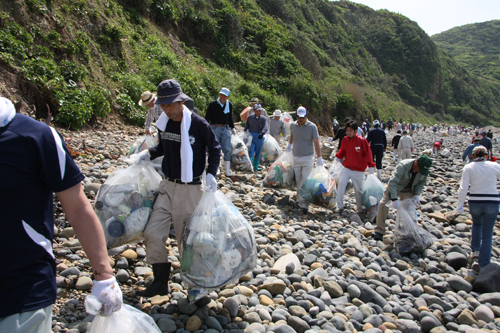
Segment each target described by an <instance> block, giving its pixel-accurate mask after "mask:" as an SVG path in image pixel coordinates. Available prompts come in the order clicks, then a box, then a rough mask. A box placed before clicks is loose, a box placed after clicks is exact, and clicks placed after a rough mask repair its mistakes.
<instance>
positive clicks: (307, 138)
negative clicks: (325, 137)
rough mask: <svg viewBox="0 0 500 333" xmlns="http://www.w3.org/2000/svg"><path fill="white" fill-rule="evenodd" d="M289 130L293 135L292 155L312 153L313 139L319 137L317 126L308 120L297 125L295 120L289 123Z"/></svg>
mask: <svg viewBox="0 0 500 333" xmlns="http://www.w3.org/2000/svg"><path fill="white" fill-rule="evenodd" d="M290 132H291V135H293V156H311V155H314V139H319V133H318V128H317V127H316V125H315V124H314V123H312V122H310V121H309V120H308V121H306V123H305V124H304V125H303V126H299V124H298V123H297V121H294V122H293V123H292V124H291V125H290Z"/></svg>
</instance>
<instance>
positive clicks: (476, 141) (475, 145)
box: [462, 136, 481, 162]
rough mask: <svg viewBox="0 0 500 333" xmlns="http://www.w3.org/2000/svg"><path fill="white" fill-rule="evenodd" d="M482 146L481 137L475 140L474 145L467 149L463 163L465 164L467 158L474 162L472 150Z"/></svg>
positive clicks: (463, 156)
mask: <svg viewBox="0 0 500 333" xmlns="http://www.w3.org/2000/svg"><path fill="white" fill-rule="evenodd" d="M480 145H481V137H479V136H476V137H475V138H474V140H473V144H471V145H468V146H467V148H465V150H464V153H463V155H462V161H464V162H465V159H466V158H469V162H472V160H473V159H472V150H473V149H474V148H476V147H477V146H480Z"/></svg>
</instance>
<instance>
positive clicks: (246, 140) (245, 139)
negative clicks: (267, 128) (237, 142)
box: [238, 131, 253, 150]
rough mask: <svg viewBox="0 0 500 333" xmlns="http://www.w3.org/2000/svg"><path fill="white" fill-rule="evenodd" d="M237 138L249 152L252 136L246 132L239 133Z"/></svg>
mask: <svg viewBox="0 0 500 333" xmlns="http://www.w3.org/2000/svg"><path fill="white" fill-rule="evenodd" d="M238 137H239V138H240V139H241V141H243V143H244V144H245V146H246V147H247V149H248V150H250V147H251V146H252V140H253V136H252V135H251V134H250V133H249V132H248V131H247V132H245V131H243V132H241V133H238Z"/></svg>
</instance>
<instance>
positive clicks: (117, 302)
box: [92, 276, 123, 316]
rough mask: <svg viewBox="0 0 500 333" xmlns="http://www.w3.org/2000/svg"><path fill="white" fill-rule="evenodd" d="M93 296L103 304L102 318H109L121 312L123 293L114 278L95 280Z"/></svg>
mask: <svg viewBox="0 0 500 333" xmlns="http://www.w3.org/2000/svg"><path fill="white" fill-rule="evenodd" d="M92 295H93V296H95V297H96V298H97V300H98V301H99V302H101V304H102V308H101V315H102V316H109V315H110V314H112V313H113V312H115V311H118V310H120V309H121V307H122V303H123V296H122V291H121V289H120V286H118V283H117V282H116V279H115V277H114V276H113V277H112V278H110V279H107V280H102V281H96V280H94V287H93V288H92Z"/></svg>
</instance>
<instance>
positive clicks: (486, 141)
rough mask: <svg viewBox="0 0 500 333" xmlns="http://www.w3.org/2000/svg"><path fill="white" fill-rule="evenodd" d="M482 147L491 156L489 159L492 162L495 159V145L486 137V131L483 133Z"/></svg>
mask: <svg viewBox="0 0 500 333" xmlns="http://www.w3.org/2000/svg"><path fill="white" fill-rule="evenodd" d="M481 145H482V146H484V147H485V148H486V151H487V152H488V156H489V158H488V159H490V160H491V158H492V157H493V143H492V142H491V139H490V138H488V137H487V136H486V131H482V132H481Z"/></svg>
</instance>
